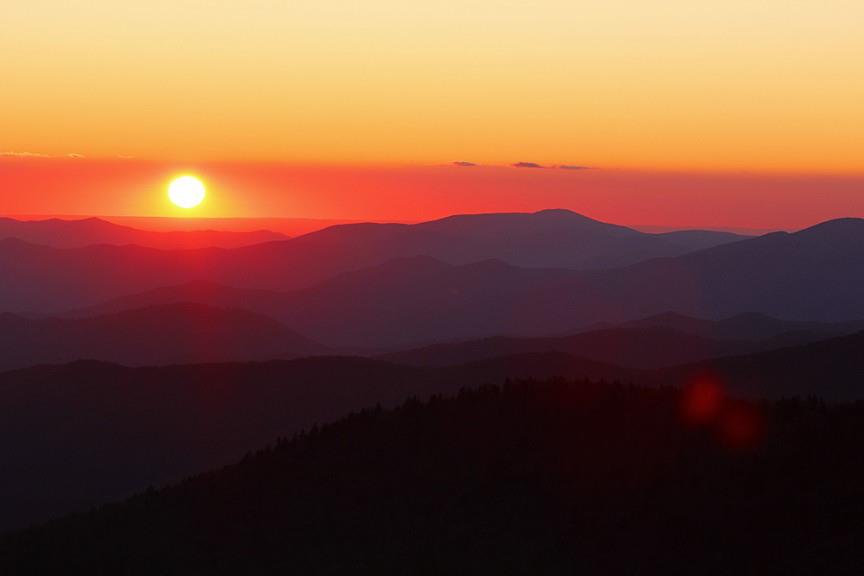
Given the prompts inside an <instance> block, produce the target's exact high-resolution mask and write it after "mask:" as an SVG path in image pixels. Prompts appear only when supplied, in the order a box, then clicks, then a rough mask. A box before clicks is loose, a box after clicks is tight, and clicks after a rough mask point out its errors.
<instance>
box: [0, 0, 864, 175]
mask: <svg viewBox="0 0 864 576" xmlns="http://www.w3.org/2000/svg"><path fill="white" fill-rule="evenodd" d="M862 30H864V2H862V1H861V0H759V1H756V0H723V1H705V0H581V1H580V0H567V1H563V0H534V1H531V2H527V1H525V2H517V1H513V0H459V1H452V0H439V1H436V2H422V3H420V2H410V1H407V0H362V1H361V0H357V1H353V2H349V1H346V0H294V1H291V0H281V1H277V0H268V1H265V0H244V1H243V2H228V1H217V0H206V1H205V0H194V1H193V0H172V1H165V0H148V1H141V2H118V1H116V0H113V1H107V0H86V1H85V0H77V1H66V2H61V1H60V0H54V1H48V0H7V1H4V2H3V3H2V6H0V55H2V58H3V65H2V96H0V98H2V100H0V153H2V152H31V153H40V154H48V155H63V154H67V153H71V152H74V153H78V154H83V155H86V156H95V157H117V156H135V157H139V158H148V159H159V160H184V161H198V160H268V161H285V162H293V163H324V164H330V163H336V164H381V163H395V164H412V163H421V164H435V163H443V162H450V161H453V160H470V161H474V162H481V163H510V162H516V161H536V162H540V163H550V164H551V163H573V164H586V165H591V166H601V167H628V168H648V169H673V170H755V171H763V170H764V171H792V172H837V173H849V172H856V173H861V172H864V154H862V150H864V106H862V104H861V103H862V102H864V33H862Z"/></svg>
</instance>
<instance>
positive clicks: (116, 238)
mask: <svg viewBox="0 0 864 576" xmlns="http://www.w3.org/2000/svg"><path fill="white" fill-rule="evenodd" d="M5 238H17V239H19V240H23V241H25V242H29V243H31V244H41V245H43V246H51V247H53V248H84V247H86V246H94V245H99V244H113V245H117V246H125V245H129V244H134V245H137V246H144V247H147V248H160V249H163V250H180V249H191V248H238V247H240V246H249V245H252V244H261V243H263V242H273V241H276V240H286V239H287V236H285V235H283V234H279V233H276V232H270V231H269V230H255V231H250V232H228V231H222V230H192V231H185V230H184V231H173V230H172V231H151V230H139V229H137V228H131V227H129V226H121V225H119V224H114V223H112V222H108V221H107V220H103V219H101V218H83V219H80V220H66V219H59V218H50V219H46V220H17V219H14V218H0V239H5Z"/></svg>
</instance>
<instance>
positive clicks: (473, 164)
mask: <svg viewBox="0 0 864 576" xmlns="http://www.w3.org/2000/svg"><path fill="white" fill-rule="evenodd" d="M453 165H454V166H463V167H466V168H470V167H472V166H477V164H475V163H474V162H465V161H459V162H453Z"/></svg>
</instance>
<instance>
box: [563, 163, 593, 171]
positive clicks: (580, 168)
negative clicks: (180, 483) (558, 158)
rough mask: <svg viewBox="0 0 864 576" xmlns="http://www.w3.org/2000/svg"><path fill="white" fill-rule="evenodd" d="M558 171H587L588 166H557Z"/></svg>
mask: <svg viewBox="0 0 864 576" xmlns="http://www.w3.org/2000/svg"><path fill="white" fill-rule="evenodd" d="M558 169H559V170H588V169H589V168H588V166H579V165H576V164H561V165H560V166H558Z"/></svg>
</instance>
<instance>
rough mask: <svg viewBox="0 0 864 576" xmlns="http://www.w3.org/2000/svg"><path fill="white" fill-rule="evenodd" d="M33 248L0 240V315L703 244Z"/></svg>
mask: <svg viewBox="0 0 864 576" xmlns="http://www.w3.org/2000/svg"><path fill="white" fill-rule="evenodd" d="M94 225H98V226H100V227H101V226H103V225H104V223H99V222H98V221H97V224H94ZM109 226H113V225H109ZM707 237H710V238H713V240H711V241H709V243H711V242H715V243H716V242H721V241H729V242H731V241H734V240H738V239H739V237H736V236H734V235H724V234H723V233H717V234H708V235H707ZM0 238H2V237H0ZM687 238H689V236H688V237H687ZM32 244H33V242H23V241H20V240H10V239H7V240H2V239H0V270H10V271H11V270H14V271H15V282H14V283H10V284H7V285H0V305H2V310H4V311H7V312H44V311H52V312H57V311H64V310H69V309H75V308H82V307H88V306H93V305H96V304H99V303H100V302H103V301H105V300H109V299H113V298H117V297H122V296H126V295H131V294H135V293H138V292H143V291H147V290H152V289H156V288H161V287H164V286H171V285H178V284H185V283H189V282H202V281H203V282H213V283H219V284H224V285H228V286H235V287H237V288H247V289H266V290H279V291H285V290H294V289H299V288H307V287H310V286H312V285H315V284H316V283H319V282H322V281H324V280H327V279H329V278H332V277H334V276H336V275H338V274H341V273H344V272H350V271H355V270H359V269H362V268H365V267H372V266H377V265H380V264H383V263H385V262H387V261H389V260H392V259H396V258H406V257H408V258H410V257H414V256H431V257H435V258H437V259H440V260H442V261H446V262H449V263H451V264H463V263H473V262H475V261H479V260H485V259H497V260H501V261H507V262H510V263H511V264H521V265H525V266H529V267H543V266H549V265H555V266H563V267H576V268H584V267H604V268H607V267H611V266H614V265H619V264H624V263H629V262H634V261H638V260H642V259H645V258H651V257H655V256H659V255H672V254H681V253H685V252H687V251H690V250H692V249H696V248H701V247H703V246H705V244H706V242H705V240H704V238H702V237H695V238H694V239H693V241H692V242H691V241H689V240H687V241H684V240H682V239H681V238H679V237H675V238H672V239H669V238H666V236H664V235H652V234H644V233H641V232H637V231H635V230H631V229H629V228H624V227H620V226H614V225H611V224H605V223H601V222H597V221H594V220H591V219H589V218H586V217H584V216H580V215H578V214H575V213H572V212H568V211H561V210H552V211H544V212H540V213H537V214H490V215H473V216H458V217H451V218H446V219H444V220H439V221H435V222H428V223H423V224H415V225H403V224H356V225H353V224H352V225H342V226H334V227H331V228H328V229H325V230H322V231H319V232H314V233H311V234H307V235H304V236H301V237H298V238H295V239H291V240H287V241H280V242H266V243H263V244H257V245H254V246H246V247H242V248H237V249H234V250H221V249H197V250H183V251H158V250H152V249H146V248H142V247H137V246H92V247H87V248H78V249H68V250H58V249H51V248H47V247H42V246H35V245H32ZM60 286H64V287H65V289H62V290H61V289H60Z"/></svg>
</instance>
